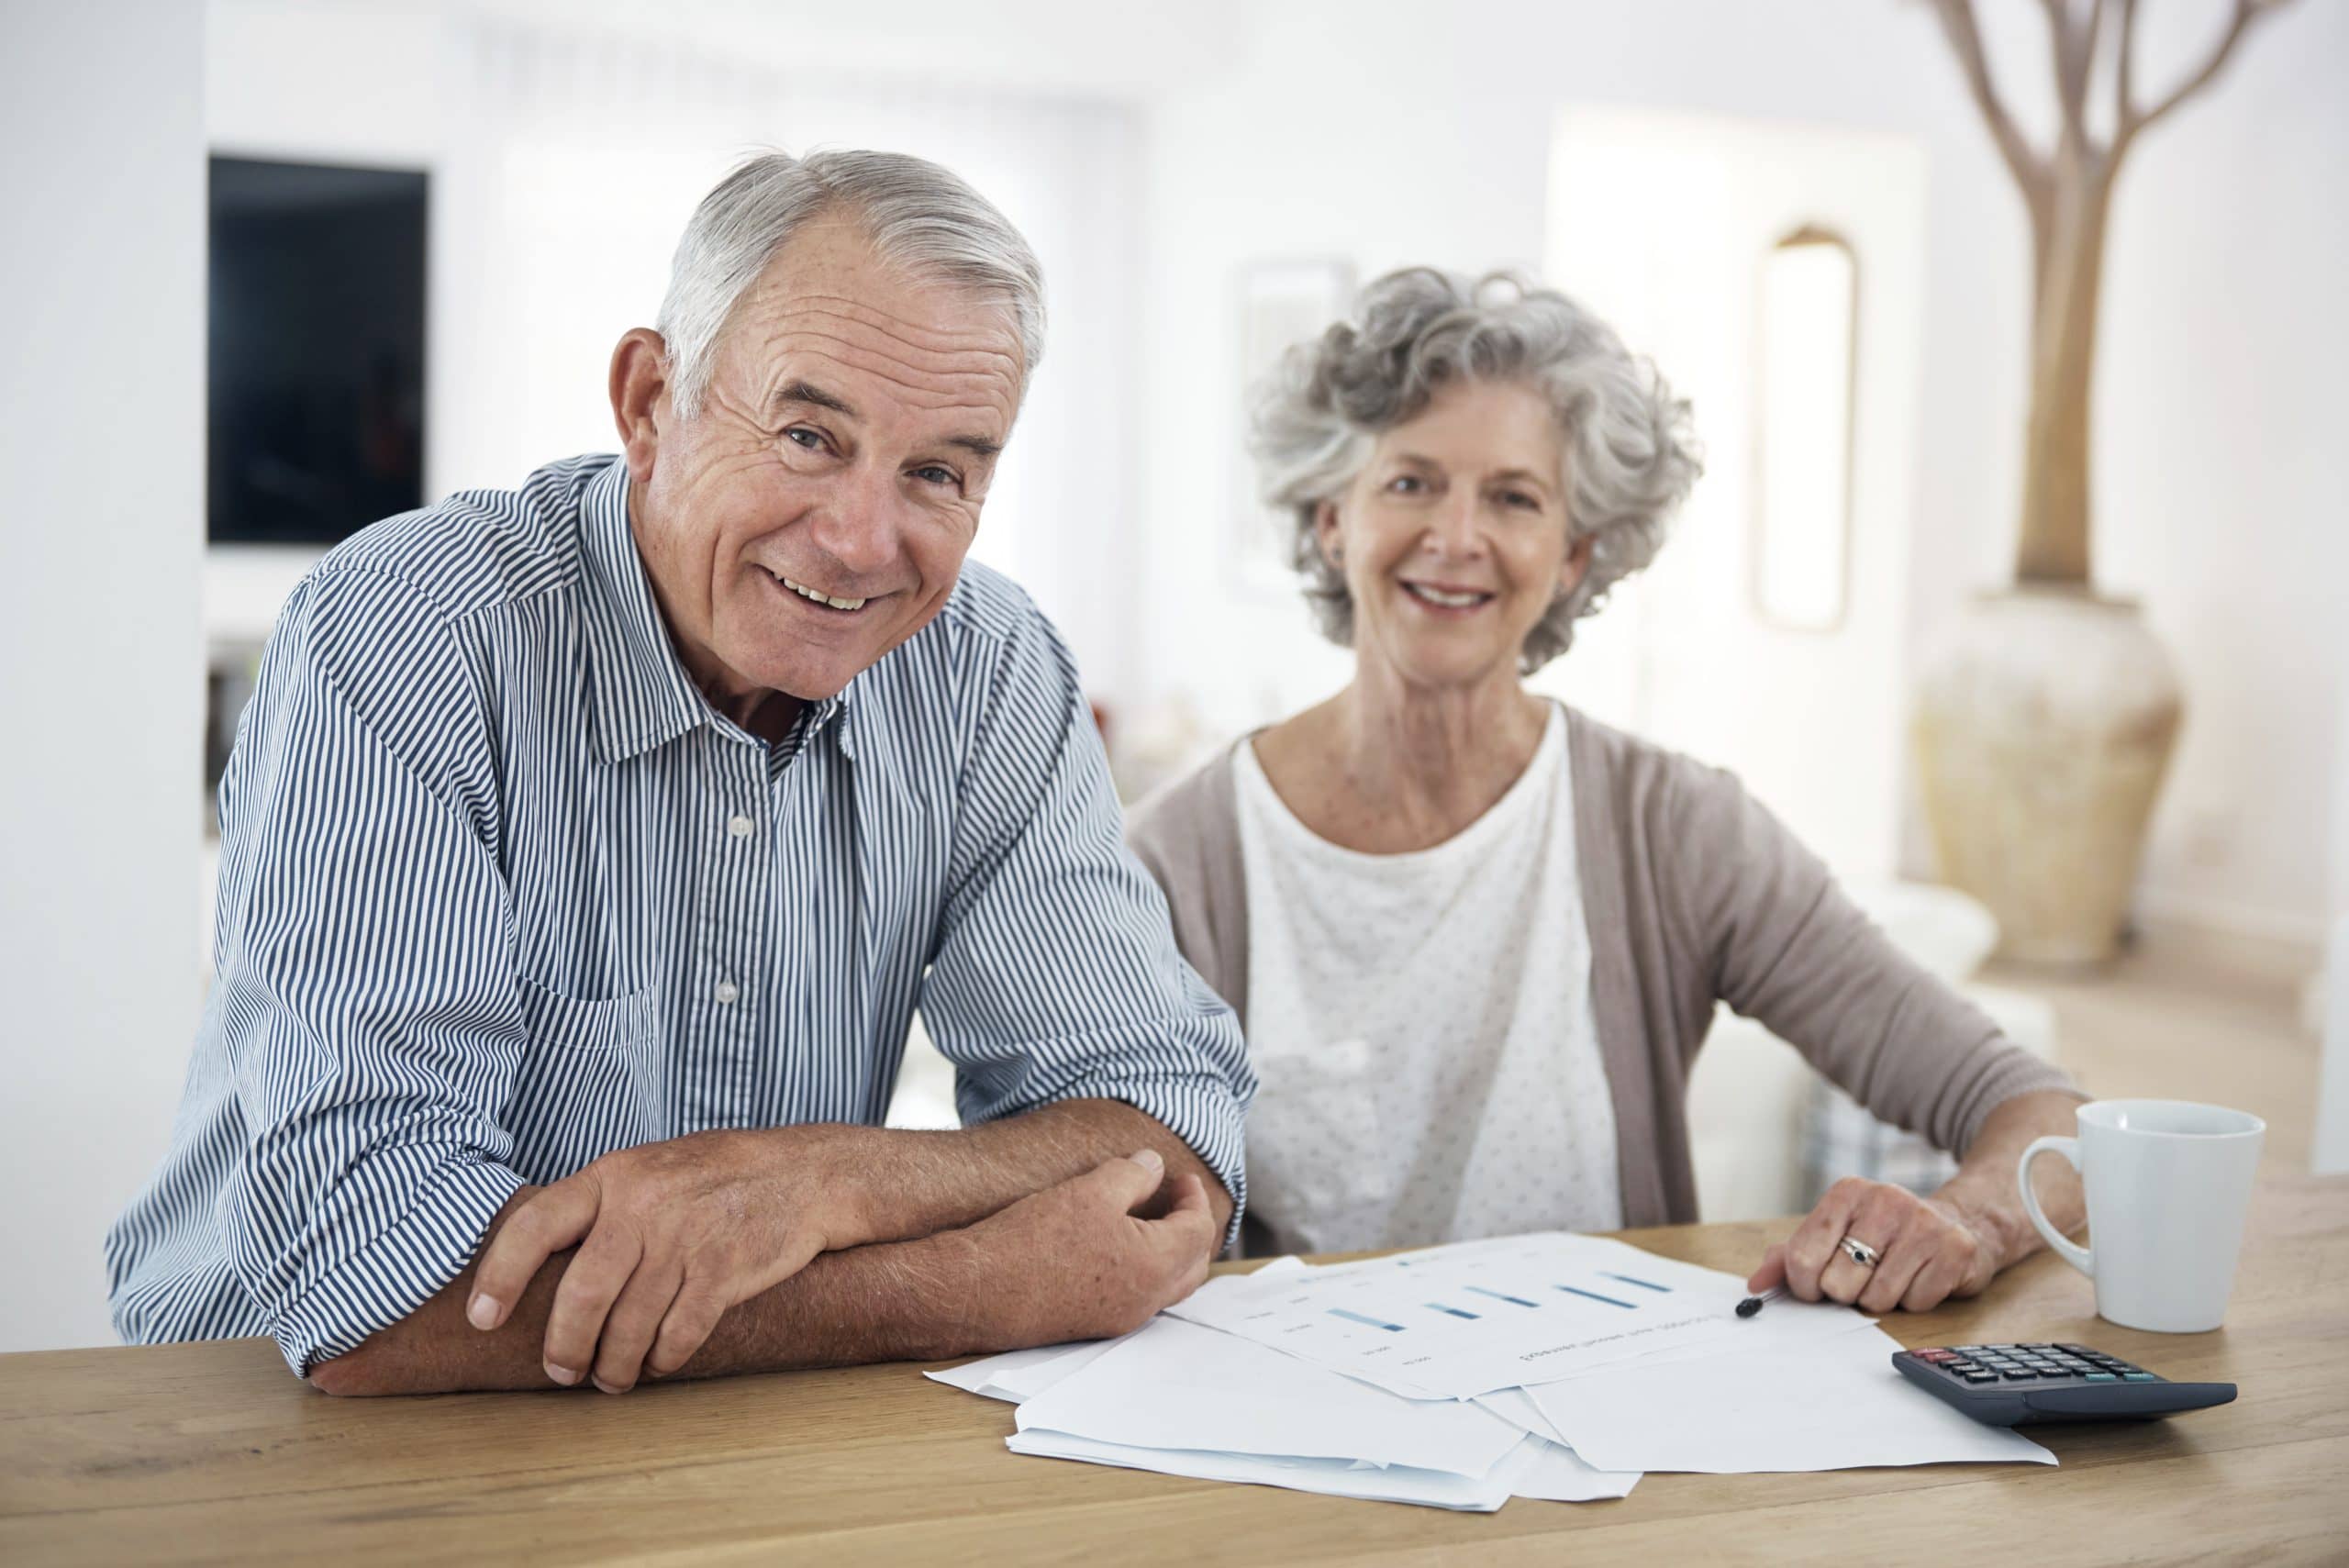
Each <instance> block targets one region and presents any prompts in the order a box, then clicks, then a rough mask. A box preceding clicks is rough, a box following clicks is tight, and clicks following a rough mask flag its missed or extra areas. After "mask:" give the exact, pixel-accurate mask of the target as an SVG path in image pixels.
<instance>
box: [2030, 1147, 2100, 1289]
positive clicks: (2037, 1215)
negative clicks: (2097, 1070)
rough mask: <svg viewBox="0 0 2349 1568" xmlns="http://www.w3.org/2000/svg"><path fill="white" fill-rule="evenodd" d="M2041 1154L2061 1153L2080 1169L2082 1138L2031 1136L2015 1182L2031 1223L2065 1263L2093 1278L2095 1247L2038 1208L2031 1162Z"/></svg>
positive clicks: (2073, 1165) (2073, 1166) (2076, 1168)
mask: <svg viewBox="0 0 2349 1568" xmlns="http://www.w3.org/2000/svg"><path fill="white" fill-rule="evenodd" d="M2040 1154H2061V1155H2062V1156H2063V1157H2064V1158H2065V1159H2066V1160H2069V1161H2070V1162H2072V1169H2073V1170H2075V1171H2076V1170H2078V1169H2079V1168H2080V1140H2078V1139H2076V1138H2034V1139H2032V1140H2031V1147H2030V1148H2028V1149H2026V1150H2024V1151H2022V1158H2021V1159H2020V1160H2018V1161H2016V1162H2015V1184H2016V1185H2018V1186H2020V1187H2021V1189H2022V1207H2023V1212H2024V1213H2025V1214H2028V1215H2030V1216H2031V1223H2032V1226H2033V1227H2034V1228H2036V1229H2037V1230H2038V1231H2039V1234H2040V1235H2041V1236H2042V1237H2043V1238H2045V1240H2046V1242H2047V1244H2048V1245H2049V1246H2050V1247H2053V1248H2054V1250H2055V1252H2056V1254H2057V1255H2058V1256H2059V1257H2061V1258H2062V1259H2063V1260H2064V1261H2065V1262H2067V1263H2069V1264H2071V1265H2072V1266H2073V1267H2074V1268H2076V1269H2077V1270H2079V1271H2080V1273H2084V1274H2086V1275H2087V1276H2088V1278H2090V1279H2094V1278H2096V1252H2095V1250H2094V1249H2093V1248H2088V1247H2083V1246H2081V1245H2080V1244H2079V1243H2077V1242H2076V1241H2074V1240H2072V1239H2071V1238H2069V1237H2068V1236H2065V1234H2063V1233H2062V1232H2061V1231H2059V1230H2057V1229H2055V1228H2054V1226H2053V1225H2050V1224H2049V1223H2048V1222H2047V1213H2046V1211H2045V1210H2044V1209H2043V1208H2041V1207H2039V1195H2038V1194H2037V1193H2035V1192H2033V1191H2032V1190H2031V1162H2032V1158H2033V1157H2034V1156H2036V1155H2040Z"/></svg>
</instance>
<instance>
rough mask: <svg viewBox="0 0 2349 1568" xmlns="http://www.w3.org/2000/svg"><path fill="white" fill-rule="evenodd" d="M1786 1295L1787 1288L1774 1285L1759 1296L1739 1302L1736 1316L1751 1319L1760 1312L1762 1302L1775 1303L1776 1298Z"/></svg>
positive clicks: (1749, 1297) (1748, 1297)
mask: <svg viewBox="0 0 2349 1568" xmlns="http://www.w3.org/2000/svg"><path fill="white" fill-rule="evenodd" d="M1786 1294H1787V1287H1786V1286H1785V1285H1782V1284H1774V1285H1772V1286H1771V1287H1770V1288H1769V1289H1767V1290H1765V1291H1764V1292H1763V1293H1762V1294H1761V1295H1759V1296H1747V1297H1746V1298H1745V1299H1744V1300H1743V1301H1741V1302H1739V1303H1738V1304H1737V1315H1738V1316H1739V1317H1740V1318H1751V1317H1753V1315H1754V1314H1755V1313H1757V1312H1759V1311H1761V1310H1762V1304H1763V1303H1764V1302H1765V1301H1776V1300H1777V1299H1778V1297H1780V1296H1784V1295H1786Z"/></svg>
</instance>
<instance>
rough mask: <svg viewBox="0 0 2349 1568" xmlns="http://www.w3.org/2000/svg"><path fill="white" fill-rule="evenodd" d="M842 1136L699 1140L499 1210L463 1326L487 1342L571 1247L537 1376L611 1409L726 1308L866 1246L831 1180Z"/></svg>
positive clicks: (619, 1156)
mask: <svg viewBox="0 0 2349 1568" xmlns="http://www.w3.org/2000/svg"><path fill="white" fill-rule="evenodd" d="M844 1130H846V1129H834V1128H829V1127H825V1126H808V1127H790V1128H771V1129H761V1130H757V1131H744V1132H702V1133H696V1134H694V1135H692V1136H691V1137H687V1138H680V1139H674V1140H670V1141H667V1142H662V1143H646V1144H640V1145H639V1146H638V1147H636V1148H634V1149H626V1150H621V1151H618V1152H617V1153H612V1154H607V1155H605V1156H604V1157H603V1158H602V1159H600V1160H597V1161H596V1162H594V1163H593V1164H591V1165H589V1166H587V1167H586V1168H585V1169H584V1170H583V1171H581V1172H579V1173H577V1174H576V1175H573V1176H568V1177H566V1178H564V1179H563V1180H562V1181H560V1182H557V1183H555V1184H553V1185H552V1186H550V1187H547V1188H545V1189H544V1190H542V1191H540V1192H539V1193H537V1194H536V1195H533V1196H532V1197H530V1198H529V1199H528V1200H527V1201H526V1202H524V1203H523V1204H522V1205H521V1206H520V1207H518V1208H516V1209H515V1210H514V1211H513V1213H512V1214H511V1215H510V1216H509V1217H508V1218H507V1220H506V1222H505V1224H504V1225H503V1226H502V1227H501V1228H500V1229H498V1231H497V1233H496V1235H495V1238H494V1239H493V1240H491V1242H490V1244H489V1246H488V1247H487V1249H486V1250H484V1252H483V1253H482V1257H481V1262H480V1267H479V1269H478V1271H477V1273H476V1275H475V1279H474V1284H473V1298H472V1300H471V1301H470V1302H469V1303H468V1304H467V1306H466V1311H465V1316H466V1318H468V1319H469V1320H470V1321H471V1322H472V1324H473V1327H474V1328H476V1329H495V1328H497V1327H498V1326H499V1325H500V1324H502V1323H504V1322H505V1321H506V1319H507V1316H508V1315H509V1314H510V1313H511V1312H512V1311H513V1308H514V1304H515V1303H516V1302H517V1301H518V1300H519V1299H520V1298H521V1296H522V1292H523V1291H524V1289H526V1288H527V1287H528V1286H529V1283H530V1279H531V1277H532V1276H533V1275H534V1274H536V1273H538V1271H539V1269H540V1265H542V1264H543V1263H544V1262H546V1261H547V1259H548V1258H549V1257H550V1256H551V1255H552V1254H554V1253H556V1252H559V1251H562V1250H563V1249H564V1248H566V1247H573V1246H575V1247H577V1248H578V1249H579V1251H578V1255H577V1256H576V1257H574V1258H573V1260H572V1261H571V1264H570V1266H569V1268H568V1269H567V1270H566V1271H565V1272H564V1273H563V1276H562V1284H561V1286H560V1287H559V1288H558V1289H557V1290H556V1292H555V1299H554V1307H553V1310H552V1312H551V1314H550V1316H549V1317H548V1319H547V1332H546V1341H545V1361H546V1371H547V1375H548V1376H549V1377H551V1378H552V1379H554V1381H555V1382H557V1383H561V1384H565V1385H569V1384H575V1383H577V1382H578V1381H579V1380H580V1378H581V1377H582V1376H583V1375H588V1374H590V1373H591V1369H592V1375H593V1377H594V1379H595V1383H596V1387H598V1388H600V1389H602V1390H604V1391H605V1392H606V1393H607V1394H618V1393H623V1392H625V1391H626V1390H628V1389H629V1388H631V1387H633V1386H635V1385H636V1381H637V1379H638V1377H639V1376H640V1374H641V1373H645V1372H650V1373H652V1374H653V1375H654V1376H661V1375H663V1374H665V1373H672V1372H674V1371H675V1370H676V1369H677V1368H679V1367H681V1366H683V1365H685V1362H686V1361H687V1360H689V1359H690V1358H691V1357H692V1355H693V1353H694V1352H695V1351H697V1350H699V1349H700V1348H701V1345H702V1341H703V1340H707V1338H708V1337H709V1333H710V1330H711V1329H714V1328H716V1327H717V1325H718V1318H719V1317H720V1316H721V1315H722V1314H724V1313H725V1312H726V1311H727V1309H728V1308H729V1307H734V1306H736V1305H737V1304H738V1303H740V1302H743V1301H746V1300H748V1299H750V1298H751V1296H757V1295H759V1294H760V1293H761V1292H763V1291H765V1290H767V1289H769V1288H771V1287H772V1286H774V1285H776V1284H780V1283H782V1282H783V1281H784V1280H786V1279H788V1278H790V1277H791V1276H792V1275H793V1274H795V1273H798V1272H799V1271H800V1270H801V1269H803V1268H805V1267H806V1266H807V1263H808V1262H809V1261H810V1260H812V1259H813V1258H815V1257H816V1256H817V1254H818V1253H820V1252H823V1251H828V1250H829V1249H831V1248H834V1247H843V1246H853V1245H856V1244H858V1243H859V1242H861V1241H863V1240H867V1238H865V1237H864V1236H863V1235H861V1234H858V1233H857V1232H856V1229H855V1228H856V1226H857V1224H858V1220H857V1218H856V1217H855V1216H854V1214H853V1213H852V1212H851V1210H850V1207H849V1205H848V1195H850V1194H852V1192H853V1190H854V1184H853V1182H852V1181H851V1180H850V1179H849V1175H848V1173H846V1172H845V1171H844V1170H841V1169H839V1168H837V1167H838V1164H839V1162H838V1161H837V1160H836V1159H835V1156H836V1155H837V1154H838V1153H839V1151H841V1148H842V1147H843V1142H842V1140H841V1138H840V1137H838V1136H836V1134H839V1133H841V1132H842V1131H844Z"/></svg>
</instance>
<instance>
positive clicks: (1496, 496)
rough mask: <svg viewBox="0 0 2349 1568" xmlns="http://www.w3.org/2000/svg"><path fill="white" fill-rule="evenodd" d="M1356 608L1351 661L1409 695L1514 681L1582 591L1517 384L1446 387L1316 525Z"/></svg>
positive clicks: (1557, 482)
mask: <svg viewBox="0 0 2349 1568" xmlns="http://www.w3.org/2000/svg"><path fill="white" fill-rule="evenodd" d="M1316 528H1317V529H1318V532H1319V542H1320V546H1321V551H1322V553H1323V554H1324V555H1325V556H1327V557H1328V558H1329V559H1330V562H1332V563H1333V564H1335V565H1337V566H1338V567H1339V568H1340V569H1341V571H1342V572H1343V573H1345V579H1346V586H1347V588H1348V590H1349V591H1350V592H1351V593H1352V594H1353V602H1354V656H1355V658H1356V659H1357V660H1358V661H1374V660H1375V661H1377V662H1381V663H1383V664H1385V665H1386V666H1387V667H1389V668H1390V669H1391V670H1392V672H1393V673H1395V674H1397V675H1399V676H1401V677H1402V679H1403V680H1404V682H1405V683H1406V684H1409V685H1415V686H1464V685H1473V684H1477V683H1479V682H1482V681H1485V680H1489V679H1493V678H1495V677H1496V676H1497V675H1505V676H1506V678H1508V679H1510V680H1514V679H1515V678H1516V673H1517V657H1518V651H1519V650H1520V648H1522V647H1523V646H1524V644H1525V638H1526V634H1527V633H1528V632H1530V631H1531V630H1532V629H1533V626H1534V623H1535V622H1537V621H1539V620H1540V619H1541V618H1542V613H1543V612H1544V611H1546V610H1547V609H1548V608H1549V607H1550V606H1551V604H1552V602H1553V601H1554V600H1555V599H1556V598H1557V596H1558V595H1560V594H1562V593H1564V592H1566V591H1567V590H1569V589H1571V588H1572V587H1573V586H1574V585H1575V584H1576V583H1578V582H1580V581H1581V580H1582V574H1583V573H1584V571H1585V570H1586V568H1587V566H1588V564H1589V544H1588V541H1587V540H1585V541H1582V542H1581V543H1580V544H1578V545H1576V546H1575V547H1574V548H1571V549H1570V548H1569V547H1568V542H1567V537H1566V534H1567V529H1566V495H1565V448H1564V442H1563V441H1562V440H1561V439H1560V438H1559V434H1558V429H1557V426H1556V422H1555V421H1554V420H1553V418H1552V417H1551V415H1550V409H1549V406H1548V405H1547V404H1546V403H1545V402H1544V401H1543V400H1542V396H1541V395H1539V394H1538V393H1536V392H1534V391H1533V390H1532V389H1531V387H1528V386H1525V385H1523V384H1520V383H1516V382H1463V383H1456V384H1453V385H1451V386H1448V387H1446V388H1444V389H1443V390H1442V391H1441V392H1439V393H1437V394H1436V395H1435V397H1434V399H1433V400H1432V401H1431V402H1430V403H1429V405H1428V406H1427V408H1426V409H1425V410H1424V411H1423V412H1421V413H1420V414H1419V417H1417V418H1414V419H1412V420H1410V421H1409V422H1408V423H1406V424H1401V425H1397V426H1395V427H1393V428H1390V429H1388V430H1386V432H1385V433H1384V434H1382V435H1381V436H1380V437H1379V438H1378V444H1377V446H1376V447H1375V449H1374V450H1372V452H1371V458H1370V462H1369V464H1368V466H1367V467H1365V468H1364V470H1363V471H1362V473H1359V474H1357V475H1356V476H1355V477H1354V481H1353V484H1351V485H1349V486H1348V487H1347V489H1346V493H1345V494H1344V495H1341V496H1340V497H1339V498H1338V499H1337V500H1336V501H1334V502H1326V503H1324V504H1323V505H1322V506H1321V509H1320V512H1319V516H1318V517H1317V518H1316Z"/></svg>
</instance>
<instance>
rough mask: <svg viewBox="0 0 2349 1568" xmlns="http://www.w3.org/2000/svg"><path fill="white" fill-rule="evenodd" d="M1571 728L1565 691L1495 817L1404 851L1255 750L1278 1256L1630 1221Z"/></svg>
mask: <svg viewBox="0 0 2349 1568" xmlns="http://www.w3.org/2000/svg"><path fill="white" fill-rule="evenodd" d="M1565 735H1566V726H1565V719H1564V713H1563V712H1562V711H1561V710H1560V709H1558V708H1557V707H1556V706H1553V707H1552V708H1551V711H1550V718H1549V723H1548V724H1547V726H1546V727H1545V728H1543V730H1542V741H1541V744H1540V746H1539V747H1538V748H1537V749H1536V750H1535V751H1534V754H1533V761H1532V762H1531V765H1530V766H1529V767H1528V768H1527V769H1526V771H1525V773H1524V774H1523V775H1522V776H1520V778H1519V779H1518V781H1517V782H1516V783H1515V784H1511V785H1510V786H1509V788H1508V793H1507V794H1506V795H1502V797H1501V798H1500V800H1499V801H1497V803H1495V805H1494V806H1493V807H1492V809H1490V810H1489V811H1487V812H1486V813H1485V815H1484V816H1482V817H1478V818H1477V819H1476V820H1475V822H1473V823H1471V824H1470V825H1469V826H1468V827H1467V828H1465V829H1464V830H1463V831H1462V832H1460V833H1458V834H1456V835H1454V836H1453V838H1451V839H1448V840H1445V841H1444V842H1442V843H1441V844H1438V845H1437V846H1435V847H1434V848H1433V849H1430V850H1422V851H1415V852H1413V853H1409V854H1399V855H1372V854H1363V853H1360V852H1359V851H1353V850H1347V849H1342V848H1341V847H1340V846H1338V845H1336V844H1332V843H1330V841H1329V840H1326V839H1323V838H1321V837H1319V835H1317V834H1316V833H1314V832H1313V831H1312V830H1311V829H1310V828H1307V827H1306V826H1305V824H1304V823H1302V822H1300V821H1298V820H1297V817H1295V816H1294V815H1293V814H1292V813H1291V812H1290V811H1289V809H1288V807H1287V806H1286V805H1284V804H1283V803H1282V801H1281V798H1280V796H1279V795H1276V794H1275V793H1274V790H1273V786H1272V783H1271V781H1270V780H1268V779H1267V778H1266V777H1265V776H1264V769H1263V768H1262V767H1261V766H1260V765H1259V764H1258V763H1257V761H1256V753H1255V748H1254V746H1253V745H1252V744H1251V745H1243V746H1241V747H1240V748H1239V749H1238V752H1237V755H1236V757H1235V759H1234V766H1235V770H1236V773H1237V782H1238V795H1239V808H1240V811H1239V815H1240V843H1241V857H1242V861H1243V863H1244V867H1245V870H1246V874H1247V886H1248V933H1249V934H1248V1018H1249V1025H1250V1028H1249V1030H1248V1035H1249V1040H1248V1046H1249V1052H1250V1056H1251V1059H1252V1062H1253V1063H1254V1065H1255V1068H1256V1072H1257V1075H1258V1077H1259V1079H1260V1082H1261V1085H1262V1086H1261V1088H1260V1089H1259V1091H1258V1093H1257V1095H1256V1102H1255V1105H1254V1106H1253V1107H1252V1109H1251V1111H1250V1112H1249V1117H1248V1129H1247V1158H1248V1195H1249V1205H1248V1207H1249V1215H1250V1218H1252V1219H1254V1220H1256V1221H1259V1222H1261V1223H1262V1225H1263V1226H1264V1228H1265V1229H1266V1230H1267V1232H1268V1234H1269V1237H1270V1240H1272V1242H1273V1243H1274V1244H1275V1246H1276V1247H1277V1248H1278V1249H1279V1250H1280V1251H1299V1252H1319V1251H1352V1250H1355V1249H1362V1248H1372V1247H1411V1246H1423V1245H1428V1244H1431V1243H1434V1242H1439V1241H1454V1240H1466V1239H1469V1238H1472V1237H1480V1236H1501V1235H1511V1234H1516V1233H1519V1232H1522V1231H1528V1230H1548V1229H1569V1230H1604V1229H1614V1228H1616V1227H1618V1226H1620V1224H1621V1223H1622V1196H1621V1191H1620V1181H1619V1177H1618V1174H1617V1170H1616V1158H1615V1114H1614V1108H1613V1102H1612V1101H1611V1100H1610V1099H1609V1093H1608V1084H1607V1067H1606V1063H1605V1062H1604V1061H1603V1060H1602V1059H1601V1057H1600V1055H1599V1049H1598V1020H1597V1018H1596V1017H1595V1015H1594V1013H1593V1010H1592V1006H1591V997H1590V935H1589V930H1588V929H1587V927H1586V924H1585V921H1584V917H1583V905H1582V887H1581V881H1580V877H1579V874H1578V872H1577V869H1576V865H1575V830H1574V828H1575V814H1574V782H1573V778H1572V776H1571V772H1570V770H1569V768H1568V765H1567V761H1566V744H1565Z"/></svg>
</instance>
